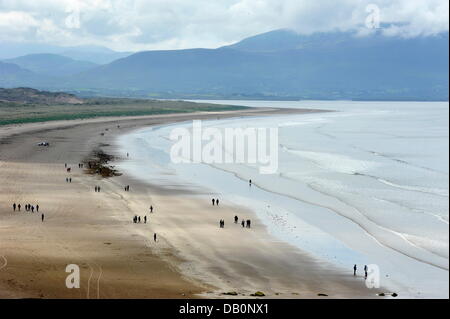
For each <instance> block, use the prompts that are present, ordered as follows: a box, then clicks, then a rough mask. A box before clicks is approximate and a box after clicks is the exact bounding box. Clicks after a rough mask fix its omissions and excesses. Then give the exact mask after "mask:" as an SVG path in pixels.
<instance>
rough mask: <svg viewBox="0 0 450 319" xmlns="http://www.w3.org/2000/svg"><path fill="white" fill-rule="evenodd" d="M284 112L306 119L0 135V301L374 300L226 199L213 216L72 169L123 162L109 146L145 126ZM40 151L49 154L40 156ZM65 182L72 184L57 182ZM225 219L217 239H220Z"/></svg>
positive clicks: (132, 122)
mask: <svg viewBox="0 0 450 319" xmlns="http://www.w3.org/2000/svg"><path fill="white" fill-rule="evenodd" d="M290 112H296V113H298V112H311V111H310V110H303V111H302V110H295V111H294V110H287V109H284V110H276V109H254V110H251V111H230V112H220V113H194V114H175V115H159V116H144V117H128V118H125V117H124V118H100V119H91V120H74V121H58V122H47V123H36V124H26V125H15V126H3V127H0V298H92V299H94V298H198V297H208V298H221V297H230V296H224V295H222V293H223V292H228V291H236V292H238V293H239V297H244V296H245V297H248V296H249V294H251V293H254V292H255V291H263V292H264V293H265V294H266V295H267V296H268V297H270V298H314V297H317V294H318V293H325V294H327V295H329V297H332V298H363V297H369V298H370V297H376V295H375V293H376V292H375V291H373V290H368V289H366V288H365V285H364V281H363V279H362V278H355V277H353V276H352V274H351V271H349V272H348V273H342V271H340V270H338V269H335V268H333V267H332V266H331V265H328V264H326V263H323V262H322V261H318V260H314V259H313V258H312V257H311V256H309V255H307V254H305V253H303V252H301V251H299V250H298V249H296V248H294V247H292V246H290V245H288V244H286V243H282V242H279V241H276V240H275V239H273V238H272V237H271V236H269V235H268V233H267V231H266V229H265V228H264V226H262V225H261V224H260V223H258V220H257V218H256V217H255V216H254V215H253V213H252V212H250V211H246V210H245V209H243V208H241V207H236V206H235V205H233V204H232V203H227V201H226V198H221V200H222V202H221V205H220V207H212V205H211V202H210V201H209V200H205V199H202V198H201V197H199V196H196V195H194V194H193V193H192V192H191V191H190V190H170V189H167V188H166V189H164V188H160V187H158V185H152V184H151V183H149V184H144V183H142V182H139V181H136V180H133V179H131V178H130V177H129V176H125V175H122V176H117V177H111V178H101V177H99V176H93V175H88V174H85V173H84V171H83V169H79V168H78V163H79V162H82V161H83V160H84V159H86V158H87V157H89V155H90V154H91V152H92V150H93V149H96V148H98V147H99V145H100V146H101V147H102V148H103V149H104V150H105V151H107V152H108V153H111V154H113V155H116V156H118V157H120V156H122V155H123V154H122V153H123V150H119V149H117V147H116V146H115V144H114V141H115V139H116V137H117V136H118V135H119V134H124V133H126V132H128V131H130V130H133V129H137V128H140V127H143V126H147V125H155V124H161V123H169V122H175V121H186V120H192V119H206V118H224V117H238V116H255V115H258V116H264V115H270V114H286V113H290ZM119 124H120V128H117V125H119ZM106 129H108V130H106ZM100 133H104V135H101V134H100ZM40 141H48V142H50V147H39V146H37V143H38V142H40ZM122 157H123V156H122ZM125 160H126V159H125ZM64 163H68V166H70V167H71V168H72V172H71V173H70V174H68V173H67V172H66V170H65V168H64ZM69 176H70V177H71V178H72V183H66V181H65V179H66V177H69ZM95 185H99V186H101V192H100V193H96V192H94V186H95ZM124 185H130V187H131V191H130V192H125V191H124V190H123V186H124ZM14 202H16V203H21V204H22V206H24V205H25V204H26V203H31V204H32V205H35V204H39V206H40V212H39V213H34V214H32V213H29V212H25V211H24V209H23V207H22V211H21V212H17V211H16V212H13V210H12V207H11V206H12V204H13V203H14ZM150 205H153V206H154V207H155V211H154V213H153V214H150V213H149V212H148V208H149V206H150ZM41 212H42V213H44V214H45V221H44V222H43V223H42V222H41V220H40V218H41V216H40V214H41ZM235 214H237V215H238V216H245V218H250V219H252V221H253V223H252V229H242V228H241V227H240V226H239V225H234V224H233V222H232V219H233V216H234V215H235ZM134 215H140V216H144V215H147V217H148V218H149V220H148V223H147V224H144V223H141V224H133V223H132V217H133V216H134ZM222 218H223V219H225V220H226V225H225V228H224V229H220V228H219V227H218V221H219V219H222ZM154 233H157V234H158V239H157V242H154V241H153V234H154ZM68 264H77V265H79V266H80V269H81V287H80V289H68V288H66V286H65V279H66V276H67V275H68V273H66V272H65V268H66V266H67V265H68ZM321 298H323V297H321Z"/></svg>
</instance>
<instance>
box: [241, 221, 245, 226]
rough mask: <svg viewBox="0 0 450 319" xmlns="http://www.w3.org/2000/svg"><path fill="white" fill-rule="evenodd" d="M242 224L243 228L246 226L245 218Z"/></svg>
mask: <svg viewBox="0 0 450 319" xmlns="http://www.w3.org/2000/svg"><path fill="white" fill-rule="evenodd" d="M241 225H242V228H244V227H245V220H242V222H241Z"/></svg>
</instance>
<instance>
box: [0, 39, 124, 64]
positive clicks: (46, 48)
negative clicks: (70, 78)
mask: <svg viewBox="0 0 450 319" xmlns="http://www.w3.org/2000/svg"><path fill="white" fill-rule="evenodd" d="M0 48H1V50H0V59H2V60H6V59H13V58H16V57H20V56H24V55H29V54H41V53H49V54H58V55H62V56H65V57H68V58H71V59H74V60H81V61H88V62H91V63H95V64H107V63H110V62H112V61H114V60H116V59H120V58H123V57H126V56H129V55H130V54H132V52H117V51H113V50H111V49H108V48H105V47H102V46H92V45H84V46H74V47H61V46H56V45H47V44H41V43H18V42H17V43H16V42H0Z"/></svg>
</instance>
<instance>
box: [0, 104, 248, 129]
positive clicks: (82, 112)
mask: <svg viewBox="0 0 450 319" xmlns="http://www.w3.org/2000/svg"><path fill="white" fill-rule="evenodd" d="M245 108H246V107H243V106H230V105H218V104H211V103H194V102H187V101H158V100H131V99H109V98H104V99H89V100H87V102H86V103H84V104H62V105H42V104H18V103H11V102H0V125H8V124H20V123H34V122H46V121H57V120H74V119H87V118H96V117H111V116H139V115H156V114H170V113H188V112H217V111H231V110H240V109H245Z"/></svg>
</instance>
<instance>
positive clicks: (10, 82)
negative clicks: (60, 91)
mask: <svg viewBox="0 0 450 319" xmlns="http://www.w3.org/2000/svg"><path fill="white" fill-rule="evenodd" d="M38 81H39V76H38V75H37V74H35V73H33V72H31V71H29V70H25V69H23V68H21V67H20V66H18V65H16V64H13V63H4V62H1V61H0V86H3V87H14V86H22V85H30V84H33V83H38Z"/></svg>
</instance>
